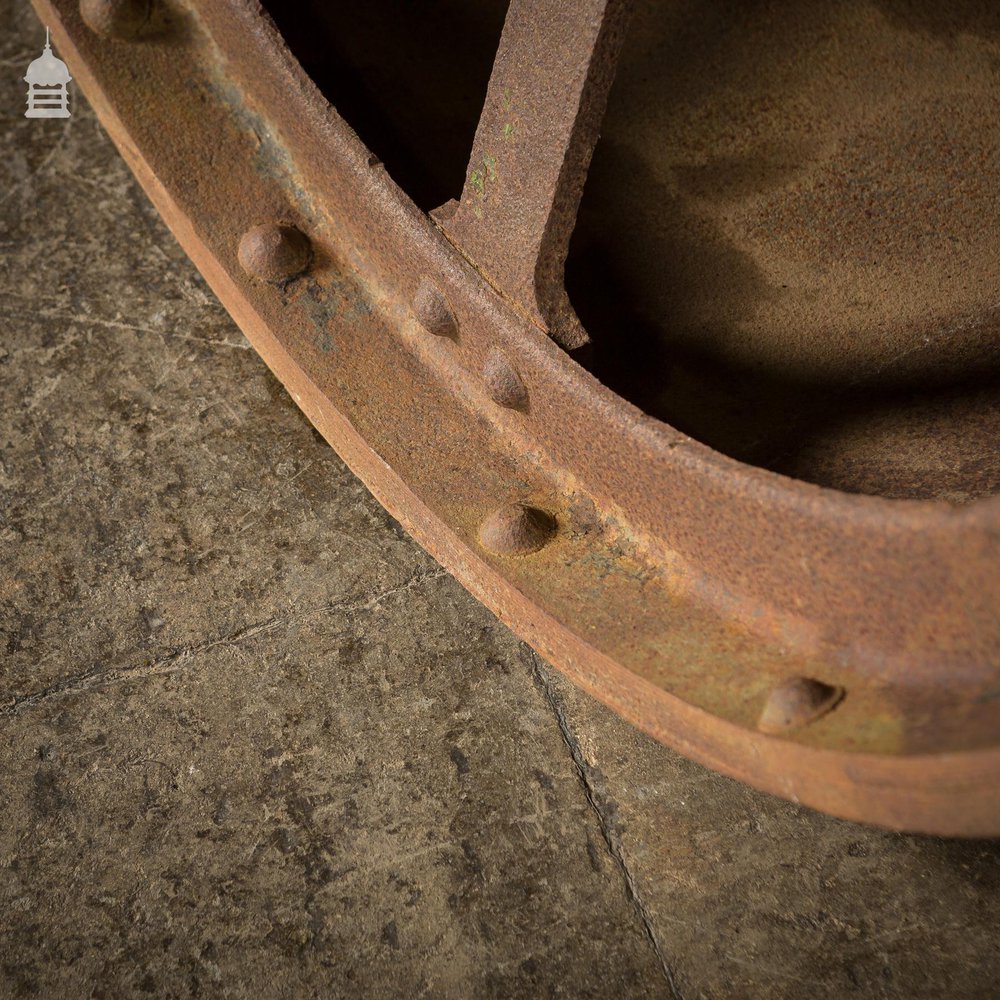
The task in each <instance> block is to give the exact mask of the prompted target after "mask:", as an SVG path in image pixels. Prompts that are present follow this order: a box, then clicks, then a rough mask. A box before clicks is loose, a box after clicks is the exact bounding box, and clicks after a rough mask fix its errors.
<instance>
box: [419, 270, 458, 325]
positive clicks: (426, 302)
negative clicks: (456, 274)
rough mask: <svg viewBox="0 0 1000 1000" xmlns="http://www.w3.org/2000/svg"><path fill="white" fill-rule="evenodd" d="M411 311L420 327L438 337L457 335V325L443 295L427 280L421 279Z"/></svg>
mask: <svg viewBox="0 0 1000 1000" xmlns="http://www.w3.org/2000/svg"><path fill="white" fill-rule="evenodd" d="M413 311H414V312H415V313H416V314H417V319H418V320H420V325H421V326H422V327H423V328H424V329H425V330H426V331H427V332H428V333H433V334H434V335H435V336H438V337H455V336H457V335H458V323H456V322H455V315H454V313H453V312H452V311H451V306H449V305H448V300H447V299H446V298H445V297H444V293H443V292H442V291H441V289H440V288H438V286H437V285H435V284H434V282H433V281H431V280H430V279H429V278H421V280H420V285H419V286H418V288H417V294H416V295H414V296H413Z"/></svg>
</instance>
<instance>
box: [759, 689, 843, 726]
mask: <svg viewBox="0 0 1000 1000" xmlns="http://www.w3.org/2000/svg"><path fill="white" fill-rule="evenodd" d="M843 697H844V689H843V688H839V687H833V686H832V685H830V684H824V683H823V682H822V681H817V680H813V679H812V678H811V677H793V678H791V679H790V680H787V681H785V682H784V683H783V684H780V685H778V687H776V688H775V689H774V690H773V691H772V692H771V693H770V695H768V698H767V702H766V704H765V705H764V710H763V711H762V712H761V713H760V718H759V719H758V720H757V728H758V729H759V730H760V731H761V732H762V733H769V734H772V735H774V734H777V733H784V732H788V731H789V730H792V729H799V728H800V727H801V726H805V725H808V724H809V723H810V722H815V721H816V719H818V718H819V717H820V716H821V715H826V713H827V712H829V711H830V710H831V709H832V708H835V707H836V706H837V705H838V704H839V702H840V700H841V698H843Z"/></svg>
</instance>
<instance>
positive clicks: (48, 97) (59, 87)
mask: <svg viewBox="0 0 1000 1000" xmlns="http://www.w3.org/2000/svg"><path fill="white" fill-rule="evenodd" d="M24 79H25V82H26V83H27V84H28V110H27V111H25V113H24V117H25V118H69V116H70V110H69V87H68V86H67V84H68V83H69V81H70V80H72V79H73V78H72V77H71V76H70V75H69V70H68V69H67V68H66V63H64V62H63V61H62V60H61V59H57V58H56V56H55V55H54V54H53V52H52V46H51V45H50V44H49V29H48V28H46V29H45V48H44V49H43V50H42V54H41V55H40V56H39V57H38V58H37V59H36V60H35V61H34V62H32V64H31V65H30V66H29V67H28V72H27V73H26V74H25V77H24Z"/></svg>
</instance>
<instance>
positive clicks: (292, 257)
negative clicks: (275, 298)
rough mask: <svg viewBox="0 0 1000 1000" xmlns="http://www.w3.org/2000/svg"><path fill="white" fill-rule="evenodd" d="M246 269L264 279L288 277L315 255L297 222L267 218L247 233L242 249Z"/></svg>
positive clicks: (240, 254)
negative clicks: (295, 225)
mask: <svg viewBox="0 0 1000 1000" xmlns="http://www.w3.org/2000/svg"><path fill="white" fill-rule="evenodd" d="M239 258H240V264H242V265H243V270H244V271H246V272H247V274H249V275H251V276H252V277H254V278H260V279H261V280H262V281H275V282H280V281H287V280H288V279H289V278H294V277H295V275H297V274H301V273H302V272H303V271H304V270H305V269H306V268H307V267H308V266H309V261H310V260H311V259H312V246H311V245H310V243H309V239H308V237H307V236H305V234H303V233H301V232H300V231H299V230H298V229H296V228H295V227H294V226H286V225H282V224H280V223H276V222H267V223H265V224H264V225H262V226H255V227H254V228H253V229H251V230H249V232H246V233H244V234H243V239H241V240H240V249H239Z"/></svg>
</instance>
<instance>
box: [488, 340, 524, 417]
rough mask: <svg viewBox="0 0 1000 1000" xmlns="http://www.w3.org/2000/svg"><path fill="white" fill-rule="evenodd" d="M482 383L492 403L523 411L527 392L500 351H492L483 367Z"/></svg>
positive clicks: (519, 377)
mask: <svg viewBox="0 0 1000 1000" xmlns="http://www.w3.org/2000/svg"><path fill="white" fill-rule="evenodd" d="M483 381H484V382H485V383H486V391H487V392H488V393H489V394H490V398H491V399H492V400H493V402H494V403H499V404H500V405H501V406H509V407H511V408H512V409H515V410H523V409H524V408H525V407H526V406H527V405H528V390H527V389H526V388H525V387H524V383H523V382H522V381H521V376H520V375H518V374H517V370H516V369H515V368H514V366H513V365H512V364H511V363H510V361H508V360H507V357H506V356H505V355H504V354H501V352H500V351H497V350H492V351H490V353H489V356H488V357H487V358H486V363H485V364H484V365H483Z"/></svg>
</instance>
